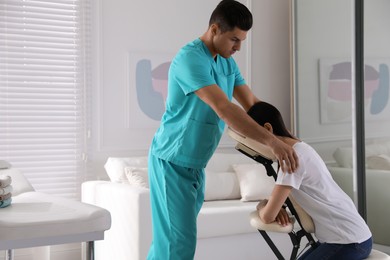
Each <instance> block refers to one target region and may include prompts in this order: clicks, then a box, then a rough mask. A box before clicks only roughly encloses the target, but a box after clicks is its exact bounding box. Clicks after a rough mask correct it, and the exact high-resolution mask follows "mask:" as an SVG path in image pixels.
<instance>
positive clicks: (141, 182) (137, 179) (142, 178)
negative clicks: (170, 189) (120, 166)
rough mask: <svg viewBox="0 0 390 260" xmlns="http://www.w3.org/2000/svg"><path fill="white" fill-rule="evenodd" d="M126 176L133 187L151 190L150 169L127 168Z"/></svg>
mask: <svg viewBox="0 0 390 260" xmlns="http://www.w3.org/2000/svg"><path fill="white" fill-rule="evenodd" d="M125 174H126V177H127V180H128V181H129V183H130V184H131V185H133V186H138V187H142V188H149V178H148V168H147V167H134V166H126V167H125Z"/></svg>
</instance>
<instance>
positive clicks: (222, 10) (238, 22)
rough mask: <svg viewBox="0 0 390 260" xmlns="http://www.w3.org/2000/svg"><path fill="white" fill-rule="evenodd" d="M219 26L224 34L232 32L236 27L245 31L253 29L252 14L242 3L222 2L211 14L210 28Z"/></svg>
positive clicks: (231, 0) (232, 0) (225, 0)
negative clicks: (213, 25)
mask: <svg viewBox="0 0 390 260" xmlns="http://www.w3.org/2000/svg"><path fill="white" fill-rule="evenodd" d="M213 23H215V24H218V25H219V28H220V30H221V32H222V33H224V32H227V31H232V30H233V29H234V28H235V27H238V28H239V29H241V30H243V31H249V30H250V29H251V28H252V24H253V18H252V13H251V12H250V11H249V9H248V8H247V7H246V6H245V5H244V4H242V3H240V2H237V1H234V0H222V1H221V2H220V3H219V4H218V5H217V7H216V8H215V9H214V11H213V13H212V14H211V17H210V21H209V26H210V25H211V24H213Z"/></svg>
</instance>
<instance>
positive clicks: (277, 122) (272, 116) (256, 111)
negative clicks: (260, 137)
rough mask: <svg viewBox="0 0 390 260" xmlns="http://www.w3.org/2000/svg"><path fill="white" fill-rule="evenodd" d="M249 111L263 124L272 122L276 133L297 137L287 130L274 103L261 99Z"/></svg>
mask: <svg viewBox="0 0 390 260" xmlns="http://www.w3.org/2000/svg"><path fill="white" fill-rule="evenodd" d="M247 113H248V115H249V116H250V117H252V118H253V119H254V120H255V121H256V122H257V123H258V124H259V125H261V126H264V125H265V123H270V124H271V125H272V129H273V133H274V134H275V135H277V136H284V137H290V138H294V139H295V137H293V136H292V135H291V134H290V132H289V131H288V130H287V128H286V126H285V124H284V121H283V118H282V115H281V114H280V111H279V110H278V109H277V108H276V107H274V106H273V105H271V104H269V103H267V102H264V101H260V102H257V103H256V104H254V105H253V106H252V107H251V108H250V109H249V110H248V112H247Z"/></svg>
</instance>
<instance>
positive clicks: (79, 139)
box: [0, 0, 90, 199]
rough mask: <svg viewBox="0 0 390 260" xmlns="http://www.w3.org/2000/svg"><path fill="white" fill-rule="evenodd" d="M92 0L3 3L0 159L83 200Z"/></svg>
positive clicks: (51, 189)
mask: <svg viewBox="0 0 390 260" xmlns="http://www.w3.org/2000/svg"><path fill="white" fill-rule="evenodd" d="M87 1H89V0H50V1H49V0H1V1H0V158H1V159H4V160H7V161H9V162H10V163H11V164H12V165H13V167H15V168H18V169H20V170H21V171H22V173H23V174H24V175H25V176H26V177H27V178H28V179H29V181H30V182H31V184H32V185H33V186H34V188H35V189H36V190H38V191H42V192H47V193H51V194H56V195H61V196H65V197H70V198H77V199H78V198H79V195H80V183H81V181H82V180H83V179H84V174H85V172H86V162H85V161H86V160H85V157H86V155H85V152H86V147H87V145H86V141H87V137H86V133H87V130H88V116H87V113H88V107H87V103H88V102H87V97H88V94H87V93H88V85H89V82H90V80H89V77H88V74H89V73H88V63H89V55H88V53H89V47H88V46H89V44H88V42H89V38H88V37H89V36H88V35H89V33H88V30H89V22H88V21H89V19H88V15H87V14H88V12H87V11H88V8H89V7H88V2H87Z"/></svg>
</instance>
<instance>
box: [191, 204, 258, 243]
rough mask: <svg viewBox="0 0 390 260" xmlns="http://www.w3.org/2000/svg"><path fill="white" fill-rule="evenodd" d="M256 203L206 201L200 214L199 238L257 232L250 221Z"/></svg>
mask: <svg viewBox="0 0 390 260" xmlns="http://www.w3.org/2000/svg"><path fill="white" fill-rule="evenodd" d="M256 205H257V202H242V201H240V200H219V201H206V202H204V203H203V207H202V209H201V211H200V213H199V216H198V239H199V238H208V237H218V236H226V235H229V236H232V235H235V234H244V233H251V232H257V230H256V229H254V228H253V227H252V226H251V225H250V222H249V214H250V212H252V211H253V210H256Z"/></svg>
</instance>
